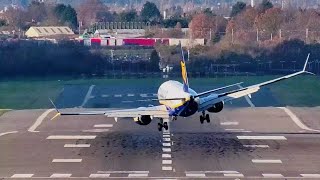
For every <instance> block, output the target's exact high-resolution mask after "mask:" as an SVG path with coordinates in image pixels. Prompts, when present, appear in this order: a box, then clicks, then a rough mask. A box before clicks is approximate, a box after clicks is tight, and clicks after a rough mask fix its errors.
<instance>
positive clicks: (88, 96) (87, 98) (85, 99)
mask: <svg viewBox="0 0 320 180" xmlns="http://www.w3.org/2000/svg"><path fill="white" fill-rule="evenodd" d="M94 87H95V85H91V86H90V87H89V89H88V92H87V94H86V96H85V97H84V99H83V102H82V104H81V106H80V107H83V106H84V105H86V104H87V102H88V101H89V99H90V98H92V97H91V93H92V91H93V88H94Z"/></svg>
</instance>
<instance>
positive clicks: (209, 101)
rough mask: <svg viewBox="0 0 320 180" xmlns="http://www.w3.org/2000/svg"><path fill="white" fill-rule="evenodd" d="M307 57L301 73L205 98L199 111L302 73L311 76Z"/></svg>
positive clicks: (201, 100)
mask: <svg viewBox="0 0 320 180" xmlns="http://www.w3.org/2000/svg"><path fill="white" fill-rule="evenodd" d="M309 56H310V54H308V57H307V60H306V62H305V64H304V68H303V70H302V71H299V72H296V73H293V74H289V75H286V76H283V77H280V78H276V79H273V80H270V81H266V82H262V83H259V84H255V85H252V86H248V87H244V88H241V89H237V90H232V91H228V92H224V93H220V94H215V95H210V96H208V97H205V98H201V99H200V107H199V111H202V110H206V109H207V108H210V107H211V106H212V105H214V104H216V103H219V102H227V101H231V100H233V99H237V98H240V97H243V96H247V95H248V96H251V94H252V93H255V92H257V91H259V90H260V88H261V87H263V86H266V85H269V84H273V83H276V82H279V81H282V80H285V79H289V78H292V77H295V76H298V75H301V74H304V73H307V74H313V73H311V72H308V71H306V67H307V64H308V60H309ZM313 75H314V74H313Z"/></svg>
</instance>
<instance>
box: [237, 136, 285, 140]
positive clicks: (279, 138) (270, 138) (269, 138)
mask: <svg viewBox="0 0 320 180" xmlns="http://www.w3.org/2000/svg"><path fill="white" fill-rule="evenodd" d="M237 138H238V139H246V140H248V139H250V140H287V138H286V137H284V136H237Z"/></svg>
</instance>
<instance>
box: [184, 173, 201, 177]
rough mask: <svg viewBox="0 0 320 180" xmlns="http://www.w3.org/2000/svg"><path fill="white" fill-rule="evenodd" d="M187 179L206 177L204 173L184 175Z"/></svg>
mask: <svg viewBox="0 0 320 180" xmlns="http://www.w3.org/2000/svg"><path fill="white" fill-rule="evenodd" d="M186 176H187V177H206V175H205V174H204V173H190V174H189V173H188V174H187V173H186Z"/></svg>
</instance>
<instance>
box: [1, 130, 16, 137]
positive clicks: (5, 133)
mask: <svg viewBox="0 0 320 180" xmlns="http://www.w3.org/2000/svg"><path fill="white" fill-rule="evenodd" d="M17 132H18V131H10V132H4V133H0V137H1V136H4V135H7V134H14V133H17Z"/></svg>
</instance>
